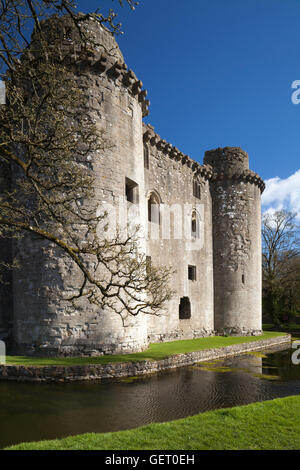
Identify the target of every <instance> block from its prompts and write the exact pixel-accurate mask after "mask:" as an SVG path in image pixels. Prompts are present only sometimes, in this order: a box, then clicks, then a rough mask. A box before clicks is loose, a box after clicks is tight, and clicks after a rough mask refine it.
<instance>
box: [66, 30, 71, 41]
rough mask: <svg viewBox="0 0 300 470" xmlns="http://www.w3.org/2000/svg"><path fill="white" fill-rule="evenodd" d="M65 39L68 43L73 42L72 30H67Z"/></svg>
mask: <svg viewBox="0 0 300 470" xmlns="http://www.w3.org/2000/svg"><path fill="white" fill-rule="evenodd" d="M64 39H67V40H68V41H71V40H72V28H67V29H66V30H65V34H64Z"/></svg>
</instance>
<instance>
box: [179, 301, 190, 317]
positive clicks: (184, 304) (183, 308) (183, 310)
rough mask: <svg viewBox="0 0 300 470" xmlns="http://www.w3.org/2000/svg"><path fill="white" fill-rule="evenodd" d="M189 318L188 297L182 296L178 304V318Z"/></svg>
mask: <svg viewBox="0 0 300 470" xmlns="http://www.w3.org/2000/svg"><path fill="white" fill-rule="evenodd" d="M189 318H191V302H190V299H189V298H188V297H182V298H181V299H180V304H179V320H188V319H189Z"/></svg>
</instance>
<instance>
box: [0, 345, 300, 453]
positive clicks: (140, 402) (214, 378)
mask: <svg viewBox="0 0 300 470" xmlns="http://www.w3.org/2000/svg"><path fill="white" fill-rule="evenodd" d="M284 348H285V349H284ZM293 352H294V350H292V349H290V348H287V346H286V345H285V346H281V347H280V348H279V347H278V348H277V349H276V350H274V349H272V350H270V351H262V352H261V353H250V354H248V355H241V356H236V357H230V358H227V359H222V360H217V361H211V362H208V363H202V364H199V365H196V366H190V367H185V368H180V369H177V370H173V371H167V372H164V373H161V374H159V375H153V376H148V377H141V378H129V379H124V380H119V381H115V382H110V383H103V382H102V383H100V382H77V383H65V384H40V383H34V384H33V383H16V382H0V422H1V430H0V448H2V447H4V446H7V445H10V444H14V443H19V442H23V441H37V440H42V439H53V438H56V437H57V438H60V437H64V436H69V435H75V434H81V433H85V432H108V431H118V430H122V429H129V428H134V427H137V426H141V425H144V424H148V423H151V422H162V421H170V420H173V419H179V418H183V417H186V416H189V415H193V414H197V413H200V412H204V411H208V410H214V409H218V408H223V407H231V406H237V405H243V404H248V403H252V402H256V401H263V400H271V399H273V398H280V397H285V396H288V395H298V394H300V365H293V364H292V360H291V357H292V353H293Z"/></svg>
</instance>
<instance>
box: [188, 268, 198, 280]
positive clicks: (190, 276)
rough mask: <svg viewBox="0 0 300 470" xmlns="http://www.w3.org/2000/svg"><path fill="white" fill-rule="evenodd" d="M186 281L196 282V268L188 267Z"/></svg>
mask: <svg viewBox="0 0 300 470" xmlns="http://www.w3.org/2000/svg"><path fill="white" fill-rule="evenodd" d="M188 279H189V280H190V281H196V280H197V268H196V266H190V265H189V267H188Z"/></svg>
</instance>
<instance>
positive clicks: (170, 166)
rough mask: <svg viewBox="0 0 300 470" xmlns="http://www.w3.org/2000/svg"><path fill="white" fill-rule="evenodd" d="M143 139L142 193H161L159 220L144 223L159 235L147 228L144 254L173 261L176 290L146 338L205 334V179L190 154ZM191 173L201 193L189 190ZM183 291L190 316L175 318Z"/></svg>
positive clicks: (158, 261) (208, 279)
mask: <svg viewBox="0 0 300 470" xmlns="http://www.w3.org/2000/svg"><path fill="white" fill-rule="evenodd" d="M157 144H158V145H157ZM145 145H146V146H147V148H148V150H149V169H147V168H146V169H145V185H146V195H147V196H148V197H149V194H150V193H151V191H155V192H156V193H157V194H158V195H159V198H160V199H161V223H160V226H158V225H157V224H155V223H153V222H149V223H148V226H149V231H151V230H152V231H153V234H154V235H155V229H156V230H159V234H158V239H155V238H154V237H153V236H152V237H151V234H150V237H149V241H148V244H147V255H148V256H150V257H151V263H153V264H154V265H157V266H159V265H164V266H172V267H173V268H174V269H175V270H176V272H175V274H174V276H173V279H172V283H171V284H172V288H174V290H175V291H176V293H175V295H174V296H173V297H172V299H171V300H170V302H169V303H168V305H167V308H166V312H165V313H164V314H162V315H161V316H159V317H156V316H155V317H149V318H148V336H149V339H150V341H161V340H171V339H180V338H193V337H199V336H207V335H209V334H211V333H212V331H213V329H214V325H213V259H212V220H211V213H212V208H211V196H210V190H209V182H208V180H207V178H206V177H204V176H201V175H199V174H197V170H198V169H199V166H200V165H199V166H198V165H197V164H195V163H194V164H193V162H192V161H191V160H190V159H186V160H185V158H184V157H182V155H179V156H176V157H174V156H173V157H172V156H170V155H168V151H165V152H164V151H163V150H161V147H163V148H165V147H164V143H163V142H161V141H160V139H159V138H155V137H153V138H152V139H150V140H149V141H148V142H147V143H146V144H145ZM195 178H196V179H197V182H198V184H199V186H200V193H201V198H200V199H199V198H197V197H195V196H194V195H193V182H194V179H195ZM194 210H196V211H197V215H198V217H199V238H197V239H193V238H192V237H191V220H192V213H193V211H194ZM170 214H171V217H170ZM168 223H170V225H169V227H170V232H168V228H169V227H168ZM155 226H156V227H155ZM174 229H175V233H174ZM168 235H170V237H169V236H168ZM189 265H190V266H194V267H195V268H196V280H189V279H188V266H189ZM183 297H188V298H189V301H190V306H191V318H189V319H180V318H179V305H180V299H181V298H183Z"/></svg>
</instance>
